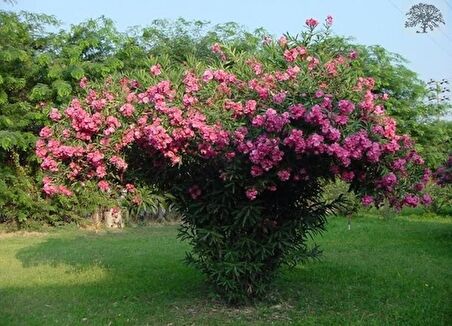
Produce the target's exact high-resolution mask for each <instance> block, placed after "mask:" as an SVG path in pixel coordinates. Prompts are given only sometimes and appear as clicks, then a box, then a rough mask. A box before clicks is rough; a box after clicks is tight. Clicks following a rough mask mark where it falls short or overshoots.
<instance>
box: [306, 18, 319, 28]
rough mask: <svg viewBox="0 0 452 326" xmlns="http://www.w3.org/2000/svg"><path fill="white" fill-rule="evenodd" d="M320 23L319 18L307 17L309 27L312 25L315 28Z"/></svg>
mask: <svg viewBox="0 0 452 326" xmlns="http://www.w3.org/2000/svg"><path fill="white" fill-rule="evenodd" d="M318 24H319V22H318V21H317V20H315V19H314V18H309V19H306V25H308V27H310V28H314V27H316V26H317V25H318Z"/></svg>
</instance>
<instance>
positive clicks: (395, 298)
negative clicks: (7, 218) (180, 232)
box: [0, 216, 452, 325]
mask: <svg viewBox="0 0 452 326" xmlns="http://www.w3.org/2000/svg"><path fill="white" fill-rule="evenodd" d="M176 229H177V228H176V226H154V227H143V228H133V229H126V230H124V231H121V232H103V233H99V234H96V233H93V232H90V231H81V230H75V229H63V230H59V231H50V232H48V233H44V234H42V233H33V234H14V235H8V234H6V235H5V234H3V235H1V234H0V248H1V250H0V325H451V324H452V309H451V307H452V301H451V297H452V292H451V285H452V278H451V276H452V254H451V252H452V251H451V249H452V241H451V240H452V218H443V219H422V218H419V217H416V216H410V218H409V220H408V218H407V217H398V218H391V219H385V220H382V219H377V218H375V217H366V218H357V219H355V220H353V222H352V228H351V230H350V231H349V230H348V229H347V222H346V220H345V219H342V218H335V219H332V220H331V221H330V223H329V226H328V231H327V232H326V233H325V234H324V236H322V237H318V238H316V239H315V240H316V242H317V243H318V244H320V245H321V247H322V248H323V249H324V255H323V257H322V259H321V260H320V261H316V262H309V263H307V264H306V265H303V266H299V267H297V268H295V269H293V270H287V271H284V273H283V274H282V275H281V277H280V278H279V279H278V281H277V288H278V289H279V293H278V295H275V296H274V298H273V300H270V301H269V302H266V303H259V304H256V305H253V306H248V307H242V308H231V307H225V306H223V305H222V304H221V303H219V302H216V301H215V300H212V299H211V296H210V294H209V293H210V292H209V289H208V288H207V287H206V286H205V284H204V282H203V277H202V275H200V274H199V273H198V272H197V271H196V270H193V269H191V268H189V267H187V266H185V265H184V264H183V262H182V258H183V256H184V252H185V251H186V250H187V249H188V247H187V245H186V244H184V243H180V242H179V241H177V240H176V239H175V236H176V232H177V230H176Z"/></svg>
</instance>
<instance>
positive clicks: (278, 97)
mask: <svg viewBox="0 0 452 326" xmlns="http://www.w3.org/2000/svg"><path fill="white" fill-rule="evenodd" d="M285 99H286V92H279V93H276V94H275V95H273V102H275V103H277V104H281V103H282V102H284V100H285Z"/></svg>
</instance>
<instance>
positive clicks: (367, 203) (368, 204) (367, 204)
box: [361, 195, 374, 206]
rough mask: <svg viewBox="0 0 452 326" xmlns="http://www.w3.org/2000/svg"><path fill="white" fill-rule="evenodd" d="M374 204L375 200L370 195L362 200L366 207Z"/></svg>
mask: <svg viewBox="0 0 452 326" xmlns="http://www.w3.org/2000/svg"><path fill="white" fill-rule="evenodd" d="M373 202H374V198H373V197H372V196H369V195H365V196H364V197H363V198H361V203H362V204H363V205H364V206H370V205H371V204H372V203H373Z"/></svg>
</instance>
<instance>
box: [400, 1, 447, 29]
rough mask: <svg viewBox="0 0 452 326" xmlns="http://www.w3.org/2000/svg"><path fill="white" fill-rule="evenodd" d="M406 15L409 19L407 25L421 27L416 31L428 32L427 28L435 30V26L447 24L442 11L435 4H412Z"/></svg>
mask: <svg viewBox="0 0 452 326" xmlns="http://www.w3.org/2000/svg"><path fill="white" fill-rule="evenodd" d="M406 15H407V16H408V19H407V20H406V22H405V27H414V26H419V27H420V28H421V31H416V33H427V29H430V31H433V29H434V28H437V27H439V24H443V25H445V22H444V18H443V15H442V14H441V11H440V10H439V9H438V8H436V7H435V6H434V5H430V4H426V3H418V4H416V5H414V6H412V7H411V8H410V10H409V11H408V12H407V13H406Z"/></svg>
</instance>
